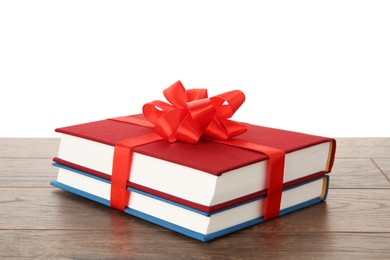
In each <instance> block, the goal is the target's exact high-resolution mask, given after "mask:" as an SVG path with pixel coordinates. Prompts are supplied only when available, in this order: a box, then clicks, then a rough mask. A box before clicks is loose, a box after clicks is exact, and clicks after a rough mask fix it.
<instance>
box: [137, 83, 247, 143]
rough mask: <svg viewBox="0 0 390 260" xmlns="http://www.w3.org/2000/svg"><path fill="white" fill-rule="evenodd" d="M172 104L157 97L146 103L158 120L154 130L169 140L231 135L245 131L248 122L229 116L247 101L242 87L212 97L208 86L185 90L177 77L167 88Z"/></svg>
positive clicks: (145, 111)
mask: <svg viewBox="0 0 390 260" xmlns="http://www.w3.org/2000/svg"><path fill="white" fill-rule="evenodd" d="M164 96H165V98H166V99H167V100H168V101H169V102H170V104H168V103H166V102H163V101H160V100H155V101H152V102H149V103H146V104H145V105H144V106H143V114H144V116H145V117H146V118H147V119H148V120H149V121H150V122H152V123H153V124H154V131H155V132H156V133H157V134H158V135H159V136H161V137H163V138H164V139H166V140H168V141H169V142H175V141H177V140H180V141H183V142H187V143H193V144H195V143H197V142H198V141H199V139H200V138H201V137H206V138H211V139H222V140H225V139H228V138H230V137H233V136H237V135H240V134H242V133H245V132H246V130H247V128H246V126H245V125H243V124H241V123H238V122H235V121H233V120H229V119H228V118H230V117H231V116H233V114H234V113H235V112H236V111H237V109H238V108H239V107H240V106H241V104H242V103H244V101H245V95H244V93H242V92H241V91H239V90H233V91H229V92H226V93H223V94H220V95H217V96H214V97H211V98H208V97H207V89H188V90H185V89H184V86H183V84H182V83H181V82H180V81H177V82H176V83H174V84H173V85H171V86H170V87H169V88H167V89H165V90H164Z"/></svg>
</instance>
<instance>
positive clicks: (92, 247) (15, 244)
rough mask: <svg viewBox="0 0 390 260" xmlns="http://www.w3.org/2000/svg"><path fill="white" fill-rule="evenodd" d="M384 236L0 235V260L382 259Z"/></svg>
mask: <svg viewBox="0 0 390 260" xmlns="http://www.w3.org/2000/svg"><path fill="white" fill-rule="evenodd" d="M389 255H390V234H389V233H384V234H364V233H363V234H351V233H336V234H331V233H279V232H277V233H266V234H260V233H258V234H254V235H253V234H250V235H249V234H248V232H245V231H243V232H241V233H240V234H238V235H235V236H228V237H225V238H223V239H219V240H215V241H213V242H211V243H207V244H205V243H201V242H198V241H194V240H191V239H177V237H176V235H175V234H167V232H164V231H162V232H160V231H157V232H147V233H143V234H142V235H140V234H135V233H133V232H128V231H123V230H111V231H110V232H108V233H107V232H104V231H101V230H92V231H83V230H76V231H75V230H70V231H69V230H66V231H64V230H21V231H14V230H0V257H1V258H13V257H23V258H44V259H46V258H50V259H52V258H61V259H62V258H72V259H80V258H81V259H84V258H88V259H107V258H108V259H178V258H180V259H181V258H183V259H260V258H265V259H267V258H269V259H296V258H300V259H301V258H302V259H340V258H348V259H351V258H357V259H386V258H387V257H388V256H389Z"/></svg>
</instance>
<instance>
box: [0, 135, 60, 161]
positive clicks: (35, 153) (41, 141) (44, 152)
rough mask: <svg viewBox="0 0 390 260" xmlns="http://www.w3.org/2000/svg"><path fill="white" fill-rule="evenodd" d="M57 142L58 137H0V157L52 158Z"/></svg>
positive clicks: (56, 150)
mask: <svg viewBox="0 0 390 260" xmlns="http://www.w3.org/2000/svg"><path fill="white" fill-rule="evenodd" d="M59 143H60V139H58V138H0V158H1V157H3V158H4V157H10V158H17V157H19V158H20V157H29V158H42V157H43V158H53V157H54V156H56V155H57V152H58V147H59Z"/></svg>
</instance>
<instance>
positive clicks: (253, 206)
mask: <svg viewBox="0 0 390 260" xmlns="http://www.w3.org/2000/svg"><path fill="white" fill-rule="evenodd" d="M53 165H54V166H57V167H58V168H59V172H58V177H57V180H55V181H52V182H51V184H52V185H54V186H56V187H58V188H60V189H63V190H66V191H68V192H71V193H74V194H76V195H79V196H81V197H84V198H87V199H90V200H93V201H96V202H99V203H101V204H104V205H107V206H109V205H110V201H109V200H110V189H111V182H110V181H109V180H107V179H104V178H101V177H98V176H96V175H92V174H89V173H86V172H83V171H80V170H76V169H74V168H71V167H67V166H64V165H61V164H58V163H54V164H53ZM328 184H329V177H328V176H327V175H324V176H321V177H319V178H315V179H311V180H308V181H306V182H302V183H299V184H297V185H294V186H290V187H288V188H285V189H284V190H283V193H282V201H281V207H280V215H285V214H287V213H290V212H293V211H296V210H299V209H302V208H305V207H308V206H311V205H313V204H316V203H319V202H322V201H324V200H325V199H326V196H327V192H328V186H329V185H328ZM127 189H128V190H129V191H130V200H129V204H128V206H127V207H126V209H125V212H126V213H128V214H130V215H133V216H136V217H139V218H141V219H144V220H147V221H149V222H152V223H155V224H158V225H160V226H163V227H166V228H168V229H171V230H173V231H176V232H178V233H181V234H184V235H186V236H189V237H192V238H195V239H197V240H200V241H210V240H213V239H215V238H218V237H221V236H224V235H227V234H230V233H232V232H235V231H238V230H240V229H243V228H246V227H249V226H252V225H255V224H258V223H261V222H262V221H263V213H264V211H263V208H264V205H263V204H264V202H265V196H258V197H256V198H252V199H250V200H247V201H245V202H239V203H237V204H235V205H232V206H230V207H227V208H223V209H221V210H217V211H213V212H209V213H207V212H204V211H200V210H198V209H195V208H192V207H189V206H186V205H183V204H180V203H178V202H174V201H171V200H168V199H166V198H162V197H159V196H156V195H153V194H150V193H147V192H145V191H141V190H138V189H135V188H131V187H128V188H127Z"/></svg>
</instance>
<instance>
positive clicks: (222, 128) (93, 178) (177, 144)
mask: <svg viewBox="0 0 390 260" xmlns="http://www.w3.org/2000/svg"><path fill="white" fill-rule="evenodd" d="M164 94H165V96H166V97H167V99H168V101H170V103H171V104H168V103H165V102H161V101H153V102H151V103H148V104H146V105H145V106H144V109H143V112H144V113H143V115H133V116H125V117H118V118H112V119H105V120H101V121H96V122H90V123H85V124H79V125H74V126H68V127H62V128H58V129H56V131H57V132H60V133H62V137H61V144H60V148H59V152H58V157H55V158H54V162H55V163H54V165H55V166H57V167H58V168H59V173H58V177H57V180H55V181H52V184H53V185H54V186H56V187H59V188H61V189H64V190H67V191H69V192H72V193H75V194H77V195H80V196H83V197H85V198H88V199H91V200H94V201H97V202H100V203H102V204H105V205H107V206H111V207H113V208H116V209H118V210H122V211H124V212H126V213H129V214H131V215H134V216H137V217H140V218H142V219H145V220H147V221H150V222H153V223H156V224H158V225H161V226H164V227H167V228H169V229H172V230H174V231H177V232H179V233H182V234H185V235H187V236H190V237H193V238H196V239H199V240H202V241H208V240H212V239H214V238H217V237H220V236H223V235H226V234H229V233H232V232H234V231H237V230H239V229H242V228H245V227H248V226H251V225H254V224H257V223H260V222H262V221H264V220H268V219H271V218H274V217H277V216H279V215H283V214H286V213H289V212H292V211H295V210H298V209H301V208H304V207H307V206H310V205H313V204H315V203H318V202H321V201H324V200H325V199H326V195H327V190H328V180H329V177H328V176H327V175H326V173H329V172H330V171H331V168H332V165H333V161H334V154H335V146H336V145H335V140H334V139H332V138H326V137H320V136H314V135H308V134H303V133H297V132H292V131H285V130H280V129H274V128H268V127H262V126H256V125H251V124H246V123H237V122H235V121H231V120H229V119H228V118H229V117H230V116H231V115H232V114H233V113H234V112H235V111H236V110H237V109H238V107H239V106H240V105H241V104H242V102H243V101H244V96H243V94H242V93H241V92H239V91H232V92H228V93H224V94H222V95H219V96H216V97H212V98H207V92H206V91H205V90H187V91H186V90H184V88H183V86H182V84H181V83H180V82H176V83H175V84H173V85H172V86H171V87H169V88H168V89H166V90H165V91H164Z"/></svg>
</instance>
